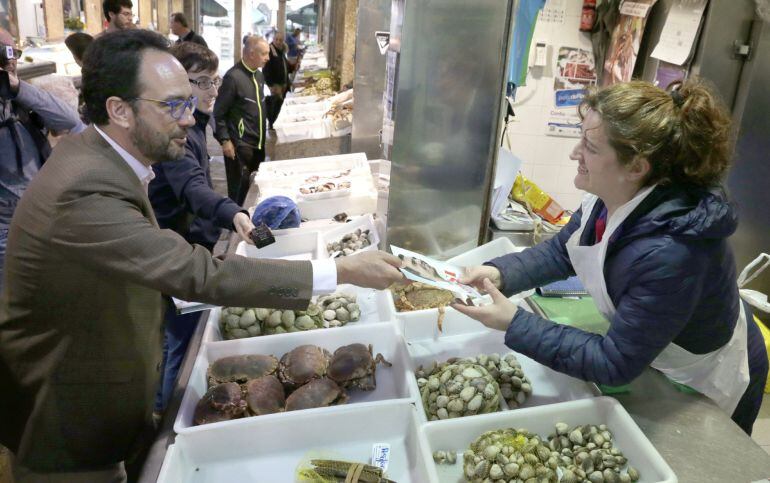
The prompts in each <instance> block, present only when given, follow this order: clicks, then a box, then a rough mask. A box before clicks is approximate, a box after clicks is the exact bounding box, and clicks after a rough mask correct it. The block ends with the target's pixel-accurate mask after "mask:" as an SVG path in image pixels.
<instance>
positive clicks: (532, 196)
mask: <svg viewBox="0 0 770 483" xmlns="http://www.w3.org/2000/svg"><path fill="white" fill-rule="evenodd" d="M511 195H512V197H513V199H514V200H516V201H520V202H521V201H524V202H526V203H527V204H529V206H531V207H532V211H534V212H535V213H537V214H538V215H539V216H541V217H542V218H543V219H544V220H546V221H548V222H550V223H559V220H560V219H561V217H562V215H563V214H564V208H562V207H561V205H559V203H557V202H556V200H554V199H553V198H551V197H550V196H549V195H548V193H546V192H544V191H543V190H541V189H540V188H539V187H538V186H537V185H536V184H535V183H533V182H532V181H530V180H528V179H527V178H525V177H524V176H522V175H521V173H519V175H518V176H517V177H516V182H515V183H514V185H513V189H512V190H511Z"/></svg>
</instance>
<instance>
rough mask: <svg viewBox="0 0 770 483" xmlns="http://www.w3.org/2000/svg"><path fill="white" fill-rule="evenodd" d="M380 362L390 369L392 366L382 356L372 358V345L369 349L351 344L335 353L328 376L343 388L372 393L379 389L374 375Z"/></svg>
mask: <svg viewBox="0 0 770 483" xmlns="http://www.w3.org/2000/svg"><path fill="white" fill-rule="evenodd" d="M380 362H382V363H383V364H385V365H386V366H388V367H390V366H392V364H391V363H390V362H388V361H386V360H385V358H384V357H383V356H382V354H377V357H372V345H371V344H369V346H368V347H367V346H365V345H363V344H350V345H346V346H342V347H340V348H339V349H337V350H336V351H334V355H333V356H332V359H331V361H330V362H329V371H328V372H327V375H328V376H329V378H330V379H332V380H334V381H335V382H337V383H338V384H339V385H340V386H342V387H345V388H347V387H357V388H359V389H361V390H363V391H371V390H373V389H375V388H376V387H377V381H376V380H375V378H374V373H375V370H376V369H377V364H379V363H380Z"/></svg>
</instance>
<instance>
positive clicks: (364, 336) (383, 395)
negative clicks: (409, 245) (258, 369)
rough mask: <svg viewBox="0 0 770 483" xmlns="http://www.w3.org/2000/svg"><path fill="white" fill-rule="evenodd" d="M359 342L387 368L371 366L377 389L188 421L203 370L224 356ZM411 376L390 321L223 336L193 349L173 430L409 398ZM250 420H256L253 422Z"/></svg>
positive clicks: (287, 420) (203, 385) (203, 381)
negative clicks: (340, 400) (339, 400)
mask: <svg viewBox="0 0 770 483" xmlns="http://www.w3.org/2000/svg"><path fill="white" fill-rule="evenodd" d="M353 343H361V344H372V351H373V353H374V355H377V353H381V354H382V355H383V357H385V359H386V360H388V361H389V362H390V363H392V364H393V365H392V367H386V366H384V365H383V364H380V365H378V366H377V373H376V378H377V388H376V389H375V390H373V391H361V390H358V389H353V390H351V391H349V392H348V396H349V397H350V399H349V400H348V403H347V405H345V406H344V407H326V408H314V409H305V410H301V411H289V412H284V413H276V414H267V415H264V416H256V417H251V418H241V419H235V420H232V421H223V422H218V423H210V424H203V425H200V426H193V414H194V412H195V405H196V404H197V403H198V401H199V400H200V398H201V397H202V396H203V395H204V394H205V393H206V390H207V389H208V382H207V378H206V372H207V370H208V367H209V365H210V364H211V363H213V362H214V361H216V360H217V359H220V358H222V357H226V356H234V355H244V354H266V355H269V354H272V355H274V356H275V357H276V358H278V359H279V360H280V358H281V356H282V355H283V354H285V353H286V352H289V351H290V350H292V349H294V348H295V347H298V346H301V345H303V344H314V345H317V346H319V347H322V348H324V349H326V350H328V351H329V352H331V353H334V351H335V350H336V349H337V348H339V347H342V346H344V345H348V344H353ZM408 377H412V376H411V374H410V369H409V356H408V354H407V350H406V345H405V344H404V341H403V339H402V338H401V337H400V335H399V334H398V333H397V332H396V330H395V328H394V327H393V325H392V324H364V325H358V326H351V327H346V328H345V329H344V330H311V331H306V332H294V333H290V334H281V335H274V336H270V337H252V338H248V339H238V340H228V341H222V342H212V343H209V344H204V345H203V347H202V348H201V350H200V352H199V353H198V357H197V358H196V360H195V364H194V366H193V369H192V373H191V374H190V380H189V381H188V383H187V387H186V389H185V393H184V397H183V398H182V404H181V406H180V408H179V412H178V413H177V417H176V421H175V422H174V431H176V432H177V433H178V434H193V433H201V432H206V431H209V430H211V429H214V428H219V427H221V428H225V427H237V426H238V425H240V424H243V423H244V422H246V421H249V420H255V421H256V420H259V421H260V422H263V421H264V422H265V423H266V424H267V422H268V421H270V420H272V419H280V420H282V421H284V424H286V425H290V426H291V425H293V423H292V421H293V419H294V418H295V416H297V415H299V414H305V413H307V414H313V415H314V416H315V417H321V416H324V415H326V414H329V413H330V412H333V411H335V410H339V409H340V408H342V409H343V410H345V409H347V407H348V406H350V405H356V404H369V403H372V402H375V401H387V400H401V401H406V402H414V400H415V397H416V395H415V393H414V392H413V386H412V385H410V384H409V382H408V380H407V378H408ZM255 424H256V423H255Z"/></svg>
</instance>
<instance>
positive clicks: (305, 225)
mask: <svg viewBox="0 0 770 483" xmlns="http://www.w3.org/2000/svg"><path fill="white" fill-rule="evenodd" d="M255 208H256V207H255V206H252V207H251V208H249V209H248V210H247V211H248V212H249V217H251V216H254V209H255ZM362 216H368V215H362ZM362 216H351V217H350V218H349V220H350V221H349V222H348V223H353V222H354V221H356V220H358V219H359V218H361V217H362ZM345 224H346V223H345V222H339V221H334V219H332V218H327V219H319V220H306V221H302V222H300V224H299V226H298V227H296V228H282V229H277V230H270V231H272V232H273V235H274V236H276V237H279V236H287V235H295V234H297V233H307V232H310V231H317V232H320V233H321V236H322V237H323V234H324V233H325V232H327V231H329V230H333V229H335V228H337V227H339V226H342V225H345Z"/></svg>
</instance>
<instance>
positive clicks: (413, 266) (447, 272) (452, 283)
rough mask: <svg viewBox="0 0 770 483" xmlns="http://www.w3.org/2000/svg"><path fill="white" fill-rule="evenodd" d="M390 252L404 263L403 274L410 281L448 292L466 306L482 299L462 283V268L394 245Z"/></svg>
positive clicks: (472, 289) (476, 291)
mask: <svg viewBox="0 0 770 483" xmlns="http://www.w3.org/2000/svg"><path fill="white" fill-rule="evenodd" d="M390 251H391V252H393V255H395V256H397V257H398V258H400V259H401V260H402V261H403V266H402V267H401V272H402V273H403V274H404V276H405V277H406V278H408V279H409V280H413V281H415V282H421V283H424V284H426V285H431V286H433V287H436V288H440V289H443V290H448V291H450V292H452V293H453V294H454V295H455V297H457V300H456V301H457V302H459V303H463V304H465V305H474V300H477V299H480V298H481V297H482V295H481V294H480V293H479V292H478V290H476V289H475V288H473V287H471V286H470V285H465V284H462V283H460V281H459V278H460V275H462V273H463V270H462V268H460V267H455V266H453V265H450V264H448V263H444V262H440V261H438V260H434V259H432V258H428V257H426V256H424V255H421V254H419V253H415V252H412V251H409V250H405V249H403V248H399V247H396V246H393V245H391V246H390Z"/></svg>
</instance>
